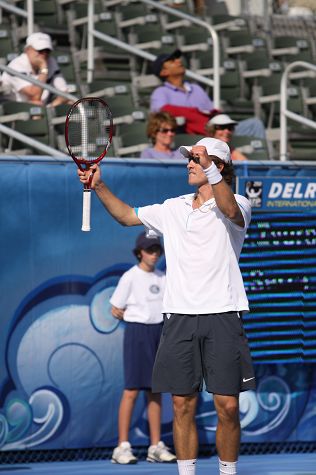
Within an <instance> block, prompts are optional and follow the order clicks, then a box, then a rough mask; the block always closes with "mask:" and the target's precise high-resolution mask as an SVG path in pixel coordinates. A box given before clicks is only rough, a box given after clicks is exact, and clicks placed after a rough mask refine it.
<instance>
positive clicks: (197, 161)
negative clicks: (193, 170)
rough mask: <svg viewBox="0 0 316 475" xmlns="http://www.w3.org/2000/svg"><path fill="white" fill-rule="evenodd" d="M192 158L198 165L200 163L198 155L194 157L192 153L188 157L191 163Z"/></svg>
mask: <svg viewBox="0 0 316 475" xmlns="http://www.w3.org/2000/svg"><path fill="white" fill-rule="evenodd" d="M191 160H192V162H194V163H197V164H198V165H199V164H200V159H199V158H198V157H193V156H192V155H190V156H189V157H188V162H189V163H190V162H191Z"/></svg>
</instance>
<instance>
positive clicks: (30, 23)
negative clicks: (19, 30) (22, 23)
mask: <svg viewBox="0 0 316 475" xmlns="http://www.w3.org/2000/svg"><path fill="white" fill-rule="evenodd" d="M0 8H3V9H4V10H7V11H9V12H11V13H15V15H19V16H22V17H24V18H26V19H27V34H28V35H31V34H32V33H33V31H34V6H33V0H27V4H26V11H25V10H23V8H19V7H15V6H14V5H11V4H9V3H8V2H4V1H3V0H0Z"/></svg>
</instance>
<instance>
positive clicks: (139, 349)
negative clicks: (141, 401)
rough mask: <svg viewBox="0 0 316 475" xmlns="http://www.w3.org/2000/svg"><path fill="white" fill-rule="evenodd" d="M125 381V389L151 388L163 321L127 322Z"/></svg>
mask: <svg viewBox="0 0 316 475" xmlns="http://www.w3.org/2000/svg"><path fill="white" fill-rule="evenodd" d="M125 325H126V326H125V333H124V346H123V348H124V355H123V361H124V382H125V385H124V387H125V389H151V379H152V372H153V366H154V362H155V357H156V353H157V349H158V345H159V340H160V336H161V330H162V326H163V324H162V323H154V324H145V323H136V322H125Z"/></svg>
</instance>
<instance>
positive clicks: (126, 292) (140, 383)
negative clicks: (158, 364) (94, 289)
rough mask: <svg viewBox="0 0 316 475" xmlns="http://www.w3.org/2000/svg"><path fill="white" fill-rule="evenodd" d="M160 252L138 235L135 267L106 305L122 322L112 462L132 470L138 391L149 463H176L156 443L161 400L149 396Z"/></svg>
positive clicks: (157, 329) (161, 278) (160, 288)
mask: <svg viewBox="0 0 316 475" xmlns="http://www.w3.org/2000/svg"><path fill="white" fill-rule="evenodd" d="M162 252H163V249H162V245H161V242H160V239H159V238H158V237H157V236H150V237H147V236H146V233H145V232H143V233H141V234H140V235H139V236H138V238H137V240H136V247H135V249H134V254H135V256H136V258H137V259H138V261H139V263H138V265H135V266H134V267H132V268H131V269H130V270H128V271H127V272H125V274H123V276H122V277H121V279H120V281H119V283H118V286H117V287H116V289H115V291H114V294H113V295H112V298H111V300H110V302H111V304H112V314H113V316H114V317H115V318H118V319H119V320H124V321H125V325H126V326H125V334H124V349H123V353H124V355H123V361H124V377H125V389H124V392H123V396H122V400H121V404H120V409H119V424H118V426H119V441H118V442H119V443H118V446H117V447H116V448H115V449H114V451H113V455H112V462H113V463H119V464H132V463H136V462H137V458H136V457H135V456H134V454H133V452H132V447H131V444H130V443H129V441H128V439H129V438H128V435H129V428H130V423H131V419H132V413H133V409H134V405H135V402H136V399H137V396H138V393H139V391H140V390H145V391H146V392H147V399H148V422H149V430H150V440H151V446H150V447H149V449H148V454H147V460H148V461H149V462H175V461H176V457H175V455H173V454H172V453H171V452H170V451H169V450H168V448H167V447H166V446H165V444H164V443H163V442H162V441H161V440H160V419H161V394H159V393H158V394H153V393H152V391H151V375H152V369H153V364H154V359H155V355H156V352H157V348H158V343H159V339H160V334H161V330H162V312H161V308H162V297H163V293H164V288H165V274H164V273H163V272H161V271H159V270H156V269H155V265H156V263H157V261H158V259H159V257H160V255H161V254H162Z"/></svg>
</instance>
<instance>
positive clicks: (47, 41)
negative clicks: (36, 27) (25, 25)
mask: <svg viewBox="0 0 316 475" xmlns="http://www.w3.org/2000/svg"><path fill="white" fill-rule="evenodd" d="M25 46H32V48H34V49H36V51H41V50H42V49H50V50H51V51H52V50H53V45H52V39H51V37H50V36H49V35H47V34H46V33H32V34H31V35H30V36H28V37H27V38H26V44H25Z"/></svg>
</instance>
